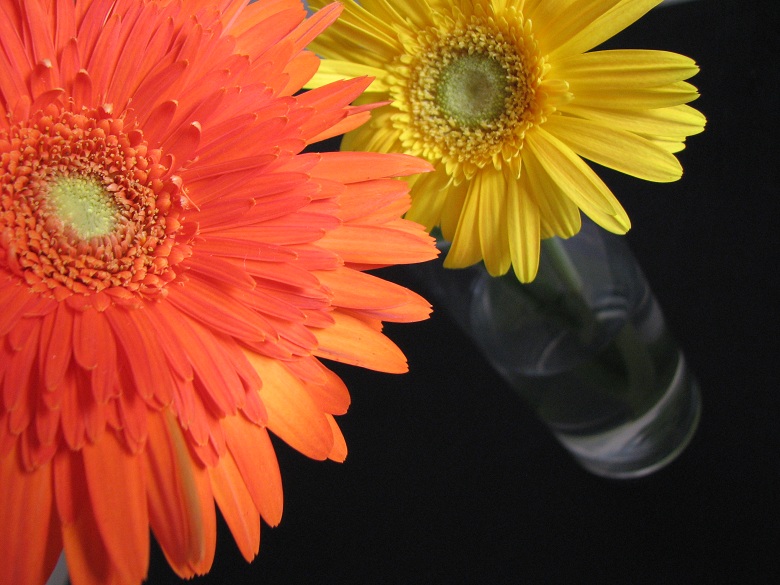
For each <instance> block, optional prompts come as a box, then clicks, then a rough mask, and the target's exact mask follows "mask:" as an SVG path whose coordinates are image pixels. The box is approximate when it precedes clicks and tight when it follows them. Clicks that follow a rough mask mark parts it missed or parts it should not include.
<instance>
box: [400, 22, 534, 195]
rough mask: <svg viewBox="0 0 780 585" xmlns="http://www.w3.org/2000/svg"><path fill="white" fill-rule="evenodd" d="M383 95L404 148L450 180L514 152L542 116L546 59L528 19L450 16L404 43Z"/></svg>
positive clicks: (497, 162)
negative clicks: (391, 105)
mask: <svg viewBox="0 0 780 585" xmlns="http://www.w3.org/2000/svg"><path fill="white" fill-rule="evenodd" d="M408 50H409V53H408V55H407V56H404V57H403V58H401V59H399V61H398V62H396V63H395V64H394V66H393V67H394V69H393V72H394V73H395V74H396V75H397V76H398V79H399V80H400V82H399V83H396V84H395V85H393V86H391V89H390V92H391V96H392V98H393V100H394V101H395V103H396V107H397V108H398V109H399V110H400V112H401V113H400V114H397V115H396V116H395V117H394V123H395V124H396V128H398V130H399V131H400V140H401V143H402V145H403V147H404V149H405V151H406V152H408V153H410V154H415V155H417V156H422V157H424V158H427V159H428V160H430V161H438V160H441V161H442V162H443V163H444V164H445V166H446V168H447V172H448V173H449V174H451V175H452V176H453V178H454V180H455V181H456V182H460V181H461V180H462V179H463V178H464V177H465V178H469V177H471V176H473V174H474V173H475V172H476V171H477V170H478V169H480V168H482V167H484V166H485V165H488V164H493V165H495V166H496V167H497V168H499V167H500V166H501V165H502V164H503V162H504V161H509V160H511V159H513V158H514V157H516V154H517V153H519V152H520V149H521V148H522V145H523V140H524V137H525V133H526V131H527V130H528V129H529V128H531V127H532V126H534V125H535V124H538V123H539V121H540V120H541V119H542V116H543V109H544V106H543V104H544V101H545V99H546V98H545V96H544V95H543V94H542V93H541V92H539V91H538V90H539V86H540V84H541V83H542V78H543V75H544V71H545V60H544V57H543V56H542V55H541V53H540V51H539V48H538V45H537V43H536V41H535V39H534V36H533V33H532V31H531V22H530V21H526V20H524V19H523V18H522V15H521V14H520V13H519V12H517V13H516V14H514V15H513V16H512V17H511V18H509V17H507V18H496V19H492V18H487V17H486V16H485V15H481V16H476V15H474V16H472V17H470V18H468V19H467V18H465V17H463V16H462V15H461V17H460V19H455V20H454V21H453V22H452V23H451V24H449V25H447V26H446V27H445V26H442V27H441V28H437V27H432V28H431V29H428V30H425V31H422V32H421V33H420V35H419V38H417V39H414V40H409V48H408Z"/></svg>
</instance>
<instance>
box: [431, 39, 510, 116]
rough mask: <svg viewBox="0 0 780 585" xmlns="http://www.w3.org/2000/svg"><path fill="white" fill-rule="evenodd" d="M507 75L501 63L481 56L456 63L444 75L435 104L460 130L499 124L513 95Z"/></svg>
mask: <svg viewBox="0 0 780 585" xmlns="http://www.w3.org/2000/svg"><path fill="white" fill-rule="evenodd" d="M507 80H508V71H507V70H506V67H505V66H504V65H502V63H501V62H500V61H498V60H497V59H494V58H493V57H490V56H487V55H482V54H471V55H469V54H465V55H462V56H460V57H459V58H456V59H454V60H453V61H452V62H451V63H450V64H449V65H448V66H447V67H445V68H444V70H443V71H442V73H441V78H440V79H439V85H438V87H437V88H436V100H437V103H438V104H439V107H440V108H441V110H442V111H443V112H444V113H446V115H448V116H450V117H452V118H453V119H454V120H455V121H456V122H457V124H458V125H459V126H462V127H467V128H472V127H475V126H480V125H483V124H486V123H489V122H493V121H494V120H497V119H498V118H499V117H501V115H502V114H503V113H504V111H505V109H506V101H507V98H508V97H509V96H510V95H511V88H510V87H509V85H508V83H507Z"/></svg>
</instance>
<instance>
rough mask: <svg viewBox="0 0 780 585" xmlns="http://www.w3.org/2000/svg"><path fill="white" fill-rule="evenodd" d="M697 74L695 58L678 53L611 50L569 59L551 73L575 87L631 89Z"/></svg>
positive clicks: (560, 63)
mask: <svg viewBox="0 0 780 585" xmlns="http://www.w3.org/2000/svg"><path fill="white" fill-rule="evenodd" d="M698 71H699V67H698V66H697V65H696V62H695V61H694V60H693V59H690V58H689V57H685V56H684V55H678V54H677V53H670V52H668V51H646V50H612V51H595V52H592V53H584V54H581V55H573V56H571V57H567V58H566V59H563V60H561V61H558V62H556V63H555V64H554V65H553V68H552V71H551V74H552V75H555V76H557V77H560V78H562V79H565V80H566V81H568V82H569V84H570V85H571V86H575V87H585V88H587V87H589V86H591V85H596V86H599V87H602V88H604V89H608V88H611V89H630V88H639V87H660V86H663V85H666V84H669V83H674V82H676V81H683V80H685V79H688V78H689V77H693V76H694V75H696V73H698Z"/></svg>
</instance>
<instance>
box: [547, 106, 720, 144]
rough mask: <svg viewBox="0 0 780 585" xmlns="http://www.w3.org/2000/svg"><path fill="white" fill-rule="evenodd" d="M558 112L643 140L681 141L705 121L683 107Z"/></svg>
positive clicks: (700, 129)
mask: <svg viewBox="0 0 780 585" xmlns="http://www.w3.org/2000/svg"><path fill="white" fill-rule="evenodd" d="M559 109H560V111H561V112H563V113H566V114H573V115H575V116H578V117H580V118H588V119H590V120H597V121H599V122H603V123H605V124H607V125H608V126H611V127H613V128H618V129H620V130H625V131H626V132H634V133H635V134H640V135H643V136H647V137H650V136H668V137H672V136H675V137H679V138H680V139H684V138H685V137H686V136H693V135H694V134H699V133H700V132H703V131H704V126H705V124H706V122H707V120H706V118H705V117H704V116H703V115H702V113H701V112H699V111H698V110H694V109H693V108H692V107H690V106H687V105H680V106H672V107H669V108H658V109H655V110H610V109H606V108H602V107H598V108H594V107H589V106H583V105H581V104H578V103H570V104H566V105H565V106H563V107H561V108H559Z"/></svg>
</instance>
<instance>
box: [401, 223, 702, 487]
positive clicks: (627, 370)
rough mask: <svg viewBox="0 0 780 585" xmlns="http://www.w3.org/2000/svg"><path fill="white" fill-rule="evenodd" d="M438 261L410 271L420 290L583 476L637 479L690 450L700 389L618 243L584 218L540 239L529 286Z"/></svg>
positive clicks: (635, 266)
mask: <svg viewBox="0 0 780 585" xmlns="http://www.w3.org/2000/svg"><path fill="white" fill-rule="evenodd" d="M446 246H447V245H446V243H441V244H440V247H441V248H442V249H443V252H446ZM443 256H444V254H442V257H443ZM441 264H442V263H441V260H439V261H438V262H431V263H427V264H425V265H420V266H416V267H414V269H415V271H416V272H415V278H417V279H418V280H419V281H420V284H421V287H422V291H421V292H423V293H424V294H427V295H428V297H429V299H430V300H431V302H432V303H433V304H434V308H438V309H440V310H444V311H446V312H448V313H449V314H450V315H451V316H452V317H453V318H454V319H455V321H456V322H457V323H458V324H459V325H460V326H461V327H462V328H463V329H464V330H465V331H466V332H467V333H468V335H469V336H470V337H471V338H472V339H473V340H474V341H475V342H476V344H477V346H478V347H479V348H480V350H481V351H482V353H483V354H484V355H485V357H486V358H487V359H488V360H489V361H490V363H491V364H492V365H493V367H495V369H496V370H497V371H498V372H499V373H500V374H501V375H502V376H503V378H504V379H505V380H506V381H507V382H508V383H509V385H510V386H511V387H512V388H513V389H514V391H515V392H516V393H517V394H519V395H520V396H521V397H522V398H523V399H524V400H525V401H526V402H527V403H528V404H529V405H530V406H531V407H532V408H533V410H534V411H535V413H536V414H537V415H538V416H539V417H540V418H541V420H543V421H544V422H545V423H546V424H547V426H548V427H549V428H550V430H551V431H552V432H553V433H554V435H555V436H556V437H557V439H558V440H559V441H560V442H561V444H562V445H563V446H564V447H565V448H566V449H568V450H569V451H570V452H571V453H572V455H574V457H575V458H576V459H577V460H578V461H579V463H580V464H581V465H582V466H583V467H585V468H586V469H588V470H589V471H591V472H593V473H595V474H598V475H601V476H605V477H613V478H621V477H639V476H642V475H646V474H648V473H651V472H653V471H654V470H656V469H659V468H660V467H662V466H664V465H665V464H667V463H669V462H670V461H672V460H673V459H674V458H675V457H676V456H677V455H678V454H679V453H680V452H681V451H682V450H683V449H684V448H685V446H686V445H687V444H688V442H689V440H690V438H691V437H692V436H693V434H694V432H695V430H696V426H697V424H698V420H699V415H700V410H701V400H700V395H699V390H698V386H697V383H696V380H695V377H694V376H693V374H692V373H691V371H690V369H689V368H688V366H687V364H686V362H685V358H684V356H683V354H682V352H681V351H680V348H679V346H678V344H677V343H676V341H675V340H674V339H673V338H672V336H671V335H670V333H669V331H668V329H667V327H666V322H665V320H664V316H663V313H662V311H661V308H660V306H659V305H658V302H657V300H656V299H655V297H654V296H653V293H652V291H651V290H650V287H649V285H648V283H647V280H646V279H645V276H644V274H643V273H642V271H641V269H640V268H639V266H638V264H637V262H636V259H635V258H634V256H633V254H632V253H631V251H630V250H629V248H628V246H627V244H626V243H625V241H624V239H623V238H621V237H619V236H614V235H612V234H609V233H607V232H605V231H603V230H602V229H601V228H599V227H598V226H596V225H594V224H593V223H591V222H590V221H587V220H584V221H583V227H582V230H581V232H580V233H579V234H577V235H576V236H575V237H573V238H570V239H568V240H562V239H558V238H554V239H552V240H546V241H545V242H543V247H542V255H541V263H540V269H539V275H538V276H537V278H536V280H535V281H534V282H532V283H529V284H520V283H519V282H518V281H517V280H516V278H515V276H514V275H513V274H512V273H511V271H510V273H509V274H508V275H506V276H504V277H499V278H495V277H491V276H490V275H489V274H488V273H487V271H486V270H485V268H484V266H483V265H481V264H479V265H476V266H473V267H471V268H468V269H461V270H448V269H444V268H443V267H442V265H441Z"/></svg>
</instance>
